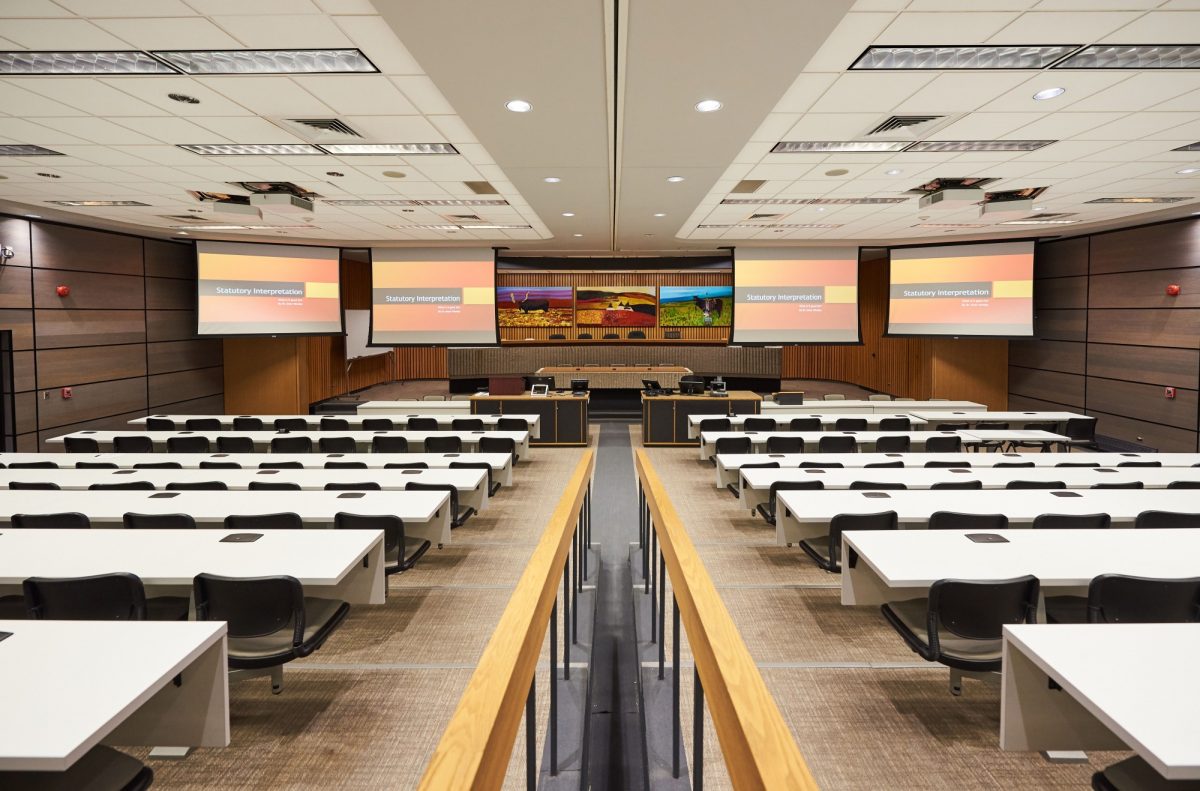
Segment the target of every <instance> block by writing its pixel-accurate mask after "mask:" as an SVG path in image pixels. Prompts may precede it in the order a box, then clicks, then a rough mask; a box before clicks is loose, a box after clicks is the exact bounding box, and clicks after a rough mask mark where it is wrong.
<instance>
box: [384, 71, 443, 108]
mask: <svg viewBox="0 0 1200 791" xmlns="http://www.w3.org/2000/svg"><path fill="white" fill-rule="evenodd" d="M388 79H390V80H391V81H392V84H394V85H395V86H396V87H397V88H399V89H400V91H401V93H403V94H404V95H405V96H406V97H407V98H408V100H409V101H410V102H412V103H413V105H414V106H415V107H416V108H417V110H419V111H420V112H422V113H425V114H426V115H453V114H454V108H453V107H451V106H450V102H448V101H446V97H445V96H442V92H441V91H439V90H438V89H437V86H436V85H434V84H433V80H431V79H429V78H428V77H424V76H409V77H389V78H388Z"/></svg>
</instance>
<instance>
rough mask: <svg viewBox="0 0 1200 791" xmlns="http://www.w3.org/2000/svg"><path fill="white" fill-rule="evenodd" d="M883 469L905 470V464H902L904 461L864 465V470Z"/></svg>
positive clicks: (877, 462)
mask: <svg viewBox="0 0 1200 791" xmlns="http://www.w3.org/2000/svg"><path fill="white" fill-rule="evenodd" d="M881 468H886V469H897V468H900V469H903V468H904V462H902V461H876V462H873V463H871V464H864V465H863V469H864V470H869V469H881Z"/></svg>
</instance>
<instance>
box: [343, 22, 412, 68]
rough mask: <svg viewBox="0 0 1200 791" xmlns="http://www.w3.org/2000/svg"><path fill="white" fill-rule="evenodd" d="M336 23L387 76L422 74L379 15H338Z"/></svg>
mask: <svg viewBox="0 0 1200 791" xmlns="http://www.w3.org/2000/svg"><path fill="white" fill-rule="evenodd" d="M333 22H334V24H336V25H337V26H338V27H339V28H340V29H341V30H342V31H343V32H344V33H345V34H346V35H347V36H348V37H349V38H350V40H351V41H353V46H356V47H358V48H359V49H361V50H362V51H363V54H365V55H366V56H367V57H368V58H370V60H371V62H372V63H374V64H375V67H376V68H377V69H379V70H380V71H381V72H383V73H384V74H423V73H424V72H422V70H421V67H420V66H419V65H417V61H416V59H414V58H413V56H412V55H411V54H409V51H408V49H407V48H406V47H405V46H404V44H403V42H401V41H400V39H399V38H397V37H396V34H395V33H394V32H393V31H392V29H391V28H390V27H389V26H388V24H387V23H386V22H384V21H383V19H382V18H381V17H378V16H339V17H334V18H333Z"/></svg>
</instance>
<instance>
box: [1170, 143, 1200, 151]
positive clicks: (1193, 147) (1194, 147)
mask: <svg viewBox="0 0 1200 791" xmlns="http://www.w3.org/2000/svg"><path fill="white" fill-rule="evenodd" d="M1171 150H1172V151H1200V143H1188V144H1187V145H1186V146H1180V147H1179V148H1172V149H1171Z"/></svg>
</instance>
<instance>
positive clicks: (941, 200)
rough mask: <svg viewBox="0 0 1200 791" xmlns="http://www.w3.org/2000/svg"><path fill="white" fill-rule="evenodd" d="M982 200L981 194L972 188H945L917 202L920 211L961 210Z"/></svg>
mask: <svg viewBox="0 0 1200 791" xmlns="http://www.w3.org/2000/svg"><path fill="white" fill-rule="evenodd" d="M982 199H983V192H982V191H980V190H977V189H975V188H974V187H946V188H945V189H940V190H935V191H933V192H930V193H929V194H927V195H922V196H921V197H920V199H919V200H918V201H917V206H918V208H921V209H961V208H963V207H964V206H966V205H968V204H971V203H978V202H979V201H980V200H982Z"/></svg>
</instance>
